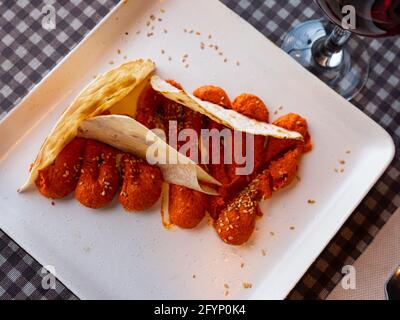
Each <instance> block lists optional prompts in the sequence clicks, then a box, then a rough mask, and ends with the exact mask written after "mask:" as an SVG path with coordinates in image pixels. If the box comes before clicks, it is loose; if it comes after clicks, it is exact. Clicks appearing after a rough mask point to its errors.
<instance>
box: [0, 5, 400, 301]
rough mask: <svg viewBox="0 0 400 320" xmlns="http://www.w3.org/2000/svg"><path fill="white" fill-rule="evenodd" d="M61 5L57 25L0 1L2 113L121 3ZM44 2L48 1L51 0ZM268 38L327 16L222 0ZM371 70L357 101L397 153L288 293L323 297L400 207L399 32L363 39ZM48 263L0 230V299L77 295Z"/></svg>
mask: <svg viewBox="0 0 400 320" xmlns="http://www.w3.org/2000/svg"><path fill="white" fill-rule="evenodd" d="M47 2H49V3H53V4H54V5H55V7H56V10H57V28H56V29H55V30H53V31H52V32H48V31H46V30H44V29H43V28H42V26H41V17H42V14H41V8H42V6H43V4H44V1H41V0H31V1H28V0H17V1H11V0H3V1H2V2H1V3H0V12H1V14H0V119H1V118H2V117H3V116H4V115H5V114H6V113H7V112H8V111H10V110H11V109H12V108H13V107H14V106H15V105H17V104H18V102H19V100H20V99H21V97H23V96H25V95H26V93H27V92H28V91H29V90H30V89H31V88H32V87H33V86H34V85H35V84H37V83H38V82H39V81H40V80H41V79H42V78H43V77H44V76H45V75H46V74H47V73H48V72H49V71H50V70H51V69H52V68H53V67H54V66H55V65H56V64H57V63H58V62H59V61H60V60H61V59H62V58H63V57H64V56H65V55H66V54H67V53H68V52H69V51H70V50H71V49H73V47H74V46H76V44H77V43H78V42H79V41H80V40H81V39H82V38H83V37H84V36H85V35H86V34H87V33H88V32H89V31H90V30H91V29H92V28H93V27H94V26H95V24H96V23H98V22H99V21H100V19H101V18H102V17H103V16H105V15H106V14H107V13H108V12H109V10H110V9H111V8H112V7H113V6H114V5H115V4H116V3H117V2H118V1H117V0H69V1H57V2H56V1H47ZM47 2H46V3H47ZM222 2H224V3H225V4H226V5H227V6H228V7H230V8H231V9H232V10H233V11H235V12H236V13H238V14H239V15H240V16H241V17H242V18H243V19H246V20H247V21H249V22H250V23H251V24H252V25H253V26H255V27H256V28H257V29H258V30H260V31H261V32H262V33H263V34H264V35H265V36H267V37H268V38H269V39H271V40H272V41H274V42H275V43H277V44H278V45H279V44H280V41H281V38H282V37H283V35H284V34H285V32H287V31H288V30H290V29H291V28H292V27H293V26H295V25H297V24H298V23H300V22H303V21H306V20H309V19H315V18H321V17H322V12H321V11H320V10H318V8H317V7H316V5H315V4H314V2H313V1H312V0H309V1H300V0H288V1H277V0H265V1H262V0H222ZM364 41H365V44H366V45H367V46H368V47H369V48H368V50H369V53H370V55H371V75H370V78H369V81H368V83H367V86H366V88H364V90H363V91H362V92H361V93H360V94H359V95H358V96H357V97H356V98H355V99H354V101H353V103H354V104H355V105H356V106H357V107H358V108H360V109H361V110H362V111H363V112H365V113H366V114H367V115H368V116H370V117H371V118H373V119H374V120H375V121H377V122H378V123H379V124H380V125H382V126H383V127H384V128H385V129H386V130H387V131H388V132H389V134H390V135H391V136H392V137H393V138H394V140H395V143H396V149H397V155H396V158H395V160H394V162H393V163H392V164H391V166H390V168H389V169H388V170H387V171H386V173H385V174H384V176H383V177H382V178H381V179H380V180H379V182H378V183H377V184H376V185H375V186H374V188H373V189H372V190H371V191H370V192H369V194H368V195H367V196H366V198H365V199H364V200H363V202H362V203H361V204H360V206H359V207H358V208H357V209H356V210H355V212H354V213H353V215H352V216H351V217H350V218H349V220H348V221H347V222H346V223H345V225H344V226H343V227H342V229H341V230H340V231H339V232H338V234H337V235H336V236H335V238H334V239H333V240H332V241H331V242H330V244H329V245H328V246H327V247H326V248H325V250H324V251H323V253H322V254H321V255H320V257H319V258H318V259H317V260H316V261H315V263H314V264H313V265H312V266H311V267H310V268H309V270H308V271H307V273H306V274H305V276H304V277H303V278H302V279H301V281H300V282H299V283H298V284H297V286H296V287H295V288H294V289H293V291H292V292H291V294H290V295H289V297H288V298H289V299H324V298H325V297H326V296H327V295H328V294H329V292H330V291H331V290H332V289H333V288H334V286H335V285H336V284H337V283H338V282H339V281H340V279H341V269H342V267H343V266H344V265H347V264H351V263H352V262H353V261H354V260H355V259H357V257H358V256H359V255H360V254H361V253H362V252H363V251H364V250H365V248H366V247H367V246H368V244H369V243H370V242H371V241H372V240H373V238H374V236H375V235H376V234H377V232H378V231H379V229H380V228H381V227H382V226H383V225H384V224H385V222H386V221H387V220H388V219H389V218H390V216H391V215H392V214H393V213H394V211H395V209H396V208H398V207H400V194H399V190H400V160H399V154H398V151H399V145H400V55H399V51H400V37H397V38H388V39H380V40H375V39H364ZM41 268H42V266H41V265H40V264H39V263H38V262H37V261H35V260H34V259H33V258H32V257H30V256H29V255H28V254H27V253H26V252H25V251H24V250H22V249H21V248H20V247H18V245H17V244H16V243H15V242H13V241H12V239H10V238H9V237H8V236H7V235H6V234H4V233H3V232H2V231H0V299H26V298H28V299H76V297H75V296H74V295H73V293H72V292H70V291H69V290H68V289H66V288H65V287H64V286H63V285H62V284H61V283H60V282H58V283H57V286H56V290H44V289H42V286H41V281H42V275H41V273H40V271H41Z"/></svg>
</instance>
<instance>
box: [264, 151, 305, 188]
mask: <svg viewBox="0 0 400 320" xmlns="http://www.w3.org/2000/svg"><path fill="white" fill-rule="evenodd" d="M302 154H303V150H302V149H301V148H296V149H294V150H291V151H288V152H287V153H286V154H285V155H284V156H283V157H282V158H280V159H279V160H277V161H273V162H272V163H271V165H270V166H269V171H270V174H271V178H272V189H273V190H274V191H278V190H280V189H283V188H285V187H287V186H288V185H290V184H291V183H292V182H293V180H294V179H295V178H296V175H297V171H298V169H299V162H300V159H301V156H302Z"/></svg>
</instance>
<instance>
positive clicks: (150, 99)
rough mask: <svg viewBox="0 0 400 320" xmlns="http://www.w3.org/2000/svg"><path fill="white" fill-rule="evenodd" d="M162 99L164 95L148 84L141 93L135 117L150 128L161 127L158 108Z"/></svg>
mask: <svg viewBox="0 0 400 320" xmlns="http://www.w3.org/2000/svg"><path fill="white" fill-rule="evenodd" d="M162 101H163V97H162V95H161V94H159V93H158V92H156V91H155V90H154V89H153V88H152V87H151V86H150V85H148V86H147V87H146V88H145V89H144V90H143V92H142V93H141V94H140V97H139V100H138V104H137V112H136V117H135V119H136V120H137V121H138V122H140V123H141V124H143V125H144V126H145V127H147V128H149V129H154V128H157V127H159V122H160V121H159V119H158V118H159V115H158V111H159V110H158V109H159V108H160V105H161V103H162Z"/></svg>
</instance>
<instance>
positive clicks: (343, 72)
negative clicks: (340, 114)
mask: <svg viewBox="0 0 400 320" xmlns="http://www.w3.org/2000/svg"><path fill="white" fill-rule="evenodd" d="M333 28H334V25H333V24H332V23H330V22H327V21H324V20H311V21H307V22H304V23H302V24H300V25H298V26H297V27H296V28H294V29H293V30H291V31H290V32H289V33H288V34H287V35H286V36H285V38H284V39H283V42H282V45H281V48H282V49H283V50H284V51H285V52H286V53H288V54H289V55H290V56H291V57H292V58H294V59H295V60H296V61H297V62H299V63H300V64H301V65H302V66H303V67H305V68H306V69H307V70H309V71H310V72H312V73H313V74H314V75H316V76H317V77H318V78H319V79H321V80H322V81H323V82H325V83H326V84H327V85H328V86H330V87H331V88H332V89H333V90H335V91H336V92H337V93H339V94H340V95H341V96H343V97H344V98H346V99H348V100H351V99H352V98H354V96H355V95H357V93H359V92H360V90H361V89H362V88H363V87H364V86H365V84H366V82H367V80H368V76H369V61H370V60H369V56H368V53H367V50H366V48H365V46H364V44H363V43H362V41H361V39H360V38H358V37H356V36H351V37H350V39H349V41H348V43H347V44H346V45H345V46H344V48H343V49H342V51H341V52H339V53H338V54H337V57H338V59H340V60H341V61H340V63H339V64H338V66H337V67H323V66H321V65H320V64H318V63H316V61H315V59H314V55H313V49H314V48H315V45H316V44H318V43H320V42H321V41H323V40H324V39H325V38H326V37H327V36H328V35H329V34H330V33H331V31H332V30H333Z"/></svg>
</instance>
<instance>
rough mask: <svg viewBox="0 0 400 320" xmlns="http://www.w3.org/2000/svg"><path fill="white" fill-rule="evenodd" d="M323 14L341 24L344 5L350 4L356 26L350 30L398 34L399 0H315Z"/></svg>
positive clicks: (399, 32) (370, 34)
mask: <svg viewBox="0 0 400 320" xmlns="http://www.w3.org/2000/svg"><path fill="white" fill-rule="evenodd" d="M316 2H317V3H318V5H319V6H320V7H321V9H322V10H323V11H324V12H325V14H326V15H327V16H328V17H329V18H330V19H331V20H332V21H333V22H334V23H336V24H337V25H339V26H341V24H342V20H343V17H344V16H346V15H347V14H348V12H347V11H345V13H343V11H342V9H343V7H344V6H347V5H351V6H353V7H354V9H355V13H356V26H355V27H356V28H355V29H354V30H350V31H352V32H354V33H357V34H359V35H363V36H368V37H387V36H395V35H400V0H316Z"/></svg>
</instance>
